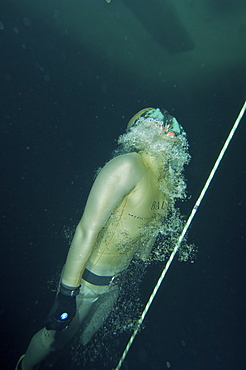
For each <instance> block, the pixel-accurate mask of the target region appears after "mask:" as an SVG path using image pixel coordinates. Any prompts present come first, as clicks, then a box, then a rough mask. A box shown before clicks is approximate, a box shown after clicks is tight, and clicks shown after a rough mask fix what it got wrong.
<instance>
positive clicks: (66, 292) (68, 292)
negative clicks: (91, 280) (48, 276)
mask: <svg viewBox="0 0 246 370" xmlns="http://www.w3.org/2000/svg"><path fill="white" fill-rule="evenodd" d="M79 289H80V286H78V287H77V288H72V287H71V289H69V288H66V287H65V286H64V285H63V284H61V286H60V293H61V294H63V295H66V296H67V297H76V295H78V294H79Z"/></svg>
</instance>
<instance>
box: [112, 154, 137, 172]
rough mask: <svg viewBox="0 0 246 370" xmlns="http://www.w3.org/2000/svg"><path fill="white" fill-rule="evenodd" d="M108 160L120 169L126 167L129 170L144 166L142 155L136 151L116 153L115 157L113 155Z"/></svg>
mask: <svg viewBox="0 0 246 370" xmlns="http://www.w3.org/2000/svg"><path fill="white" fill-rule="evenodd" d="M110 162H112V164H114V165H115V166H117V167H118V168H119V167H120V168H122V169H123V168H126V167H128V168H129V169H131V170H132V169H133V170H134V169H135V170H137V169H139V170H140V169H141V168H144V162H143V159H142V156H141V155H140V154H138V153H136V152H132V153H127V154H122V155H118V156H117V157H114V158H113V159H112V160H111V161H110Z"/></svg>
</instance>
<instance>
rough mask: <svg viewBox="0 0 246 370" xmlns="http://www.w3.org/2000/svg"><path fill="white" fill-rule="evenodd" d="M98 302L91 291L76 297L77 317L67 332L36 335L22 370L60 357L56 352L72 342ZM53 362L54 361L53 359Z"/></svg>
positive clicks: (40, 332) (52, 331)
mask: <svg viewBox="0 0 246 370" xmlns="http://www.w3.org/2000/svg"><path fill="white" fill-rule="evenodd" d="M96 300H97V296H96V295H95V294H94V293H92V294H91V291H89V292H88V291H86V292H83V294H79V295H78V296H77V297H76V301H77V312H76V315H75V317H74V319H73V320H72V322H71V324H70V325H69V327H68V328H67V329H66V330H64V331H61V332H60V331H55V330H47V329H46V328H43V329H41V330H40V331H39V332H38V333H36V334H35V335H34V337H33V338H32V340H31V342H30V344H29V346H28V349H27V351H26V354H25V356H24V358H23V360H22V363H21V365H22V369H23V370H32V369H33V368H34V366H35V365H37V364H39V363H40V362H42V361H44V360H45V359H46V358H47V357H48V356H49V355H52V357H54V358H55V357H59V354H58V352H57V355H54V353H55V351H58V350H61V349H63V347H64V346H65V345H66V344H68V343H69V342H70V341H71V340H72V338H73V337H74V335H75V334H76V332H77V331H78V330H79V328H80V325H81V323H82V322H83V320H84V319H85V317H86V316H87V314H88V312H89V311H90V309H91V308H92V306H93V305H94V303H95V302H96ZM52 360H53V361H54V359H53V358H52Z"/></svg>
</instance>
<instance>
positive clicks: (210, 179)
mask: <svg viewBox="0 0 246 370" xmlns="http://www.w3.org/2000/svg"><path fill="white" fill-rule="evenodd" d="M245 109H246V101H245V102H244V105H243V107H242V109H241V111H240V113H239V115H238V117H237V119H236V121H235V123H234V125H233V127H232V129H231V131H230V133H229V135H228V137H227V139H226V141H225V143H224V145H223V148H222V149H221V151H220V153H219V155H218V158H217V160H216V162H215V164H214V166H213V168H212V170H211V172H210V174H209V176H208V179H207V181H206V183H205V185H204V187H203V189H202V191H201V193H200V195H199V197H198V199H197V201H196V203H195V205H194V207H193V209H192V211H191V213H190V216H189V218H188V220H187V222H186V224H185V226H184V228H183V231H182V232H181V234H180V236H179V239H178V242H177V244H176V245H175V247H174V249H173V251H172V253H171V255H170V257H169V259H168V261H167V263H166V266H165V267H164V269H163V271H162V273H161V275H160V277H159V279H158V281H157V283H156V285H155V287H154V289H153V291H152V293H151V295H150V297H149V300H148V302H147V304H146V306H145V308H144V310H143V312H142V315H141V317H140V318H139V320H138V321H137V323H136V326H135V329H134V331H133V333H132V336H131V337H130V339H129V341H128V343H127V345H126V348H125V350H124V352H123V354H122V356H121V359H120V361H119V362H118V365H117V366H116V368H115V370H119V369H120V368H121V365H122V363H123V361H124V360H125V358H126V355H127V353H128V351H129V349H130V347H131V345H132V343H133V341H134V339H135V337H136V335H137V332H138V330H139V328H140V327H141V325H142V323H143V321H144V318H145V316H146V314H147V312H148V310H149V308H150V305H151V303H152V302H153V300H154V298H155V296H156V293H157V291H158V289H159V288H160V285H161V283H162V281H163V279H164V277H165V275H166V273H167V271H168V269H169V267H170V265H171V263H172V261H173V259H174V257H175V255H176V253H177V251H178V249H179V247H180V244H181V242H182V240H183V238H184V236H185V234H186V232H187V230H188V228H189V226H190V224H191V222H192V220H193V218H194V216H195V214H196V211H197V209H198V207H199V206H200V204H201V202H202V199H203V197H204V195H205V193H206V191H207V189H208V187H209V185H210V183H211V181H212V179H213V177H214V174H215V172H216V171H217V168H218V167H219V164H220V162H221V160H222V158H223V156H224V154H225V152H226V149H227V148H228V146H229V144H230V141H231V139H232V137H233V135H234V133H235V131H236V129H237V127H238V125H239V123H240V121H241V119H242V117H243V115H244V112H245Z"/></svg>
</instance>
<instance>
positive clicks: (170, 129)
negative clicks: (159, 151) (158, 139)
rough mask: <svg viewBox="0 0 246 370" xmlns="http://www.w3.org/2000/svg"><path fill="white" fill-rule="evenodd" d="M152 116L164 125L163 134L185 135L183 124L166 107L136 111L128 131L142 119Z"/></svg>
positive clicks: (129, 123)
mask: <svg viewBox="0 0 246 370" xmlns="http://www.w3.org/2000/svg"><path fill="white" fill-rule="evenodd" d="M148 118H152V119H153V120H154V121H156V122H155V123H157V124H159V125H161V126H163V129H164V131H163V134H164V135H166V136H178V135H185V132H184V130H183V128H182V126H181V125H180V124H179V123H178V121H177V120H176V118H175V117H173V116H171V115H170V114H169V113H168V111H166V110H165V109H159V108H145V109H142V110H140V111H139V112H138V113H136V114H135V115H134V116H133V117H132V118H131V119H130V121H129V122H128V125H127V131H129V130H130V128H131V127H132V126H133V125H135V124H137V122H138V121H139V120H140V119H148Z"/></svg>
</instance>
